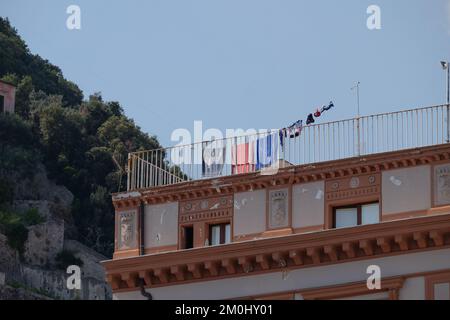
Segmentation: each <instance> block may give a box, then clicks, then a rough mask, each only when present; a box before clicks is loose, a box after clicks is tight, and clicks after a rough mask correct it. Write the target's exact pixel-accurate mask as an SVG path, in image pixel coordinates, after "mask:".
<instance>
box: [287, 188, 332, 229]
mask: <svg viewBox="0 0 450 320" xmlns="http://www.w3.org/2000/svg"><path fill="white" fill-rule="evenodd" d="M324 190H325V184H324V182H323V181H319V182H313V183H306V184H296V185H294V186H293V188H292V198H293V199H292V227H293V228H304V227H311V226H317V225H323V224H324V217H325V213H324V201H325V200H324V199H325V197H324Z"/></svg>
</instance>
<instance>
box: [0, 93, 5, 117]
mask: <svg viewBox="0 0 450 320" xmlns="http://www.w3.org/2000/svg"><path fill="white" fill-rule="evenodd" d="M3 112H5V97H4V96H2V95H1V94H0V113H3Z"/></svg>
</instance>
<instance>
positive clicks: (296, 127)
mask: <svg viewBox="0 0 450 320" xmlns="http://www.w3.org/2000/svg"><path fill="white" fill-rule="evenodd" d="M302 129H303V120H298V121H297V122H295V123H294V124H292V125H291V126H290V127H289V138H295V137H298V136H299V135H300V134H301V133H302Z"/></svg>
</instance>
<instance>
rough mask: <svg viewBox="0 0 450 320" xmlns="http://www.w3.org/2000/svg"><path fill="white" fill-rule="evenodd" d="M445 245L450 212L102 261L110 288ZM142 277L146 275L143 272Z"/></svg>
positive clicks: (303, 265)
mask: <svg viewBox="0 0 450 320" xmlns="http://www.w3.org/2000/svg"><path fill="white" fill-rule="evenodd" d="M449 245H450V214H443V215H438V216H429V217H421V218H414V219H409V220H402V221H392V222H384V223H379V224H374V225H364V226H359V227H353V228H346V229H333V230H326V231H321V232H315V233H310V234H294V235H289V236H284V237H276V238H267V239H260V240H255V241H245V242H238V243H231V244H228V245H223V246H215V247H203V248H197V249H191V250H182V251H177V252H167V253H161V254H153V255H146V256H139V257H133V258H127V259H119V260H111V261H104V262H103V263H102V264H103V265H104V267H105V269H106V273H107V279H108V282H109V283H110V284H111V286H112V288H113V290H114V291H121V290H136V288H137V286H136V284H137V283H138V279H139V278H142V279H144V281H145V283H146V285H147V286H148V287H157V286H166V285H173V284H181V283H186V282H192V281H199V280H201V281H206V280H215V279H219V278H224V277H237V276H245V275H248V274H258V273H264V272H277V271H282V270H286V269H293V268H308V267H315V266H318V265H323V264H334V263H341V262H350V261H353V260H355V259H366V258H368V257H370V258H372V257H375V256H386V255H394V254H403V253H406V252H415V251H421V250H431V249H439V248H444V247H448V246H449ZM143 275H145V277H144V276H143Z"/></svg>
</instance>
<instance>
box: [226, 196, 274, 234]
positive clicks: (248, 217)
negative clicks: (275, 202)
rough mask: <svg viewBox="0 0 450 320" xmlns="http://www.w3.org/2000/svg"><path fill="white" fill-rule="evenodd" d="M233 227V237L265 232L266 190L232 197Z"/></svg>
mask: <svg viewBox="0 0 450 320" xmlns="http://www.w3.org/2000/svg"><path fill="white" fill-rule="evenodd" d="M233 226H234V227H233V234H234V236H235V237H237V236H241V235H248V234H254V233H260V232H264V231H266V190H258V191H251V192H241V193H236V194H235V195H234V216H233Z"/></svg>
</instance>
